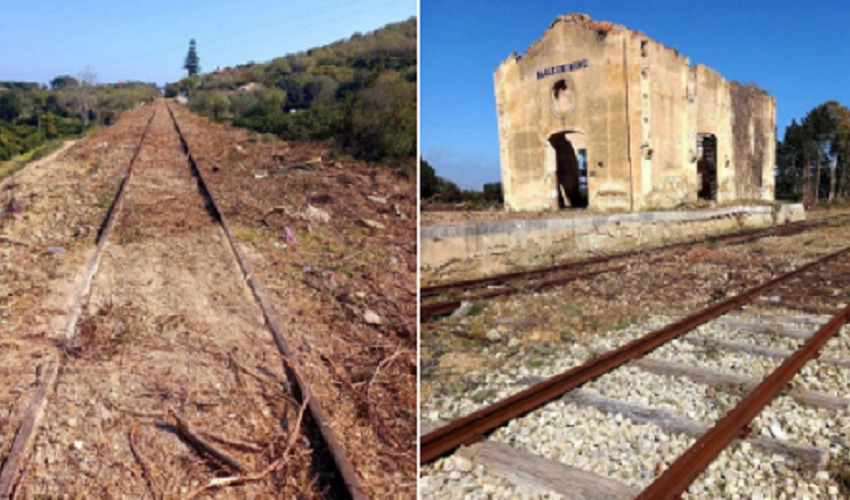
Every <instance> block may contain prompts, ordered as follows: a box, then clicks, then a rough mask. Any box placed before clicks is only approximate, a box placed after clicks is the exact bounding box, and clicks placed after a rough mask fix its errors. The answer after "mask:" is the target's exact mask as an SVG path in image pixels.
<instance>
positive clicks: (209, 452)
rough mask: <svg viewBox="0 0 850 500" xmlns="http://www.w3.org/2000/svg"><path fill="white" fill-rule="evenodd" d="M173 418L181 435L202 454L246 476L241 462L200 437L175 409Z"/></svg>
mask: <svg viewBox="0 0 850 500" xmlns="http://www.w3.org/2000/svg"><path fill="white" fill-rule="evenodd" d="M169 413H170V414H171V417H172V418H174V421H175V422H176V424H177V430H178V431H180V435H182V436H183V437H184V438H186V439H187V440H188V441H189V442H190V443H192V445H193V446H194V447H195V448H196V449H197V450H198V451H199V452H201V453H202V454H204V455H206V456H208V457H211V458H213V459H215V460H216V461H217V462H219V463H221V464H222V465H226V466H227V467H228V468H229V469H231V470H233V471H236V472H239V473H240V474H245V472H246V471H247V470H248V469H247V467H245V466H244V465H242V463H241V462H239V460H237V459H235V458H234V457H232V456H231V455H230V454H228V453H227V452H225V451H222V450H220V449H219V448H217V447H216V446H215V445H213V444H212V443H210V442H209V441H207V440H206V439H204V438H202V437H201V436H199V435H198V434H197V433H196V432H195V431H194V430H193V429H192V427H191V426H189V423H188V422H186V421H185V420H184V419H183V418H182V417H181V416H180V415H179V414H178V413H177V411H175V410H174V409H171V410H169Z"/></svg>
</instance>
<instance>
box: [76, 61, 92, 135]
mask: <svg viewBox="0 0 850 500" xmlns="http://www.w3.org/2000/svg"><path fill="white" fill-rule="evenodd" d="M77 76H78V77H79V82H80V84H79V86H78V87H77V88H76V96H75V101H76V104H77V109H78V110H79V113H80V119H81V120H82V121H83V128H86V127H88V126H89V110H91V109H92V108H93V107H94V103H93V100H94V92H95V84H96V83H97V73H95V72H94V70H92V69H91V68H89V67H86V69H84V70H83V71H82V72H81V73H80V74H79V75H77Z"/></svg>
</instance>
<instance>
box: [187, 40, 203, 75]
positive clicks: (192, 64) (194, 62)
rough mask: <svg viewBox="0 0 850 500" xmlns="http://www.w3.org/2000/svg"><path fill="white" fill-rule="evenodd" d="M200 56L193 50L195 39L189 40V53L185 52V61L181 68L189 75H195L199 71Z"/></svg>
mask: <svg viewBox="0 0 850 500" xmlns="http://www.w3.org/2000/svg"><path fill="white" fill-rule="evenodd" d="M200 62H201V60H200V58H198V53H197V51H196V50H195V39H194V38H193V39H191V40H189V53H188V54H186V62H185V63H184V64H183V69H185V70H186V71H188V72H189V76H193V75H197V74H198V73H199V72H200V71H201V66H200Z"/></svg>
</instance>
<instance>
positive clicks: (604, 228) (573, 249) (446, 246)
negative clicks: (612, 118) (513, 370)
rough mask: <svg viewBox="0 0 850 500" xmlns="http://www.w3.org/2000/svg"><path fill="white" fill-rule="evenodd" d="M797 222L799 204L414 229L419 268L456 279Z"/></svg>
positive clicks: (800, 213)
mask: <svg viewBox="0 0 850 500" xmlns="http://www.w3.org/2000/svg"><path fill="white" fill-rule="evenodd" d="M798 220H805V211H804V210H803V206H802V205H800V204H796V205H779V206H743V207H730V208H722V209H714V210H702V211H688V212H683V211H676V212H673V211H671V212H643V213H634V214H613V215H595V216H585V217H571V218H557V219H540V220H511V221H496V222H485V223H477V224H468V225H459V226H429V227H423V228H421V229H420V232H421V240H420V241H421V249H422V250H421V269H422V274H423V276H432V277H433V276H435V275H439V276H440V279H441V280H457V279H463V278H469V277H476V276H486V275H491V274H495V273H502V272H510V271H516V270H520V269H527V268H531V267H538V266H545V265H552V264H555V263H558V262H563V261H564V260H566V259H569V258H574V257H577V256H581V255H586V254H587V253H589V252H602V251H605V252H615V251H622V250H624V249H627V248H633V247H638V246H643V245H650V246H656V245H660V244H664V243H670V242H674V241H684V240H688V239H693V238H697V237H704V236H707V235H711V234H719V233H723V232H726V231H730V230H735V229H742V228H749V227H762V226H768V225H771V224H785V223H786V222H793V221H798Z"/></svg>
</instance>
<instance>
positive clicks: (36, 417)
mask: <svg viewBox="0 0 850 500" xmlns="http://www.w3.org/2000/svg"><path fill="white" fill-rule="evenodd" d="M154 116H156V105H154V107H153V112H152V113H151V116H150V118H148V121H147V123H146V124H145V128H144V130H143V131H142V135H141V138H140V139H139V143H138V144H137V145H136V150H135V152H134V153H133V156H132V158H130V163H129V164H128V166H127V173H126V174H124V177H123V179H122V180H121V184H120V185H119V187H118V192H117V194H116V195H115V198H114V199H113V202H112V205H111V206H110V207H109V212H108V213H107V215H106V222H105V223H104V224H103V225H102V226H101V228H100V229H99V230H98V235H97V243H96V249H95V252H94V254H93V255H92V257H91V258H90V259H89V262H88V264H87V265H86V270H85V276H84V278H83V281H82V283H81V284H80V286H79V287H78V288H77V291H76V293H75V295H74V301H73V304H72V305H71V307H70V309H69V310H68V319H67V321H66V322H65V327H64V330H63V333H62V339H61V340H60V344H64V343H66V342H67V341H68V339H69V338H70V337H71V336H72V335H73V333H74V328H75V327H76V325H77V321H78V320H79V317H80V314H81V310H82V301H83V299H84V298H85V296H86V295H87V294H88V292H89V289H90V288H91V283H92V280H93V279H94V275H95V273H96V272H97V268H98V266H99V265H100V260H101V257H102V255H103V251H104V248H105V247H106V242H107V241H108V240H109V235H110V234H111V233H112V228H113V227H115V221H116V220H117V219H118V213H119V212H120V211H121V207H122V206H123V205H124V197H125V196H126V193H127V186H128V184H129V183H130V177H131V175H132V173H133V166H134V165H135V163H136V159H137V158H138V157H139V153H140V152H141V150H142V145H143V144H144V142H145V138H146V137H147V135H148V130H150V126H151V122H153V119H154ZM46 364H47V367H46V369H44V370H43V372H42V373H43V376H44V380H43V381H42V382H41V384H40V386H39V388H38V389H37V390H36V393H35V395H34V396H33V398H32V399H31V400H30V403H29V405H27V409H26V410H25V412H24V416H23V417H22V420H21V425H20V426H19V427H18V431H17V432H16V433H15V438H14V441H12V447H11V448H10V450H9V454H8V455H7V456H6V460H5V461H4V462H3V463H2V465H0V499H4V500H5V499H6V498H11V497H12V495H13V494H14V491H15V488H16V487H17V484H18V480H19V478H20V475H21V470H22V469H23V466H24V460H25V459H26V457H27V456H29V454H30V452H31V450H32V446H33V439H34V438H35V436H36V434H37V433H38V430H39V428H40V425H41V418H42V417H43V415H44V408H45V405H46V404H47V401H48V399H49V398H50V395H51V394H53V392H54V389H55V388H56V384H57V382H58V380H59V373H60V368H61V366H62V365H63V364H64V363H63V360H62V358H61V357H60V358H59V359H57V358H56V356H55V355H51V356H50V359H49V360H48V361H47V363H46Z"/></svg>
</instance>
